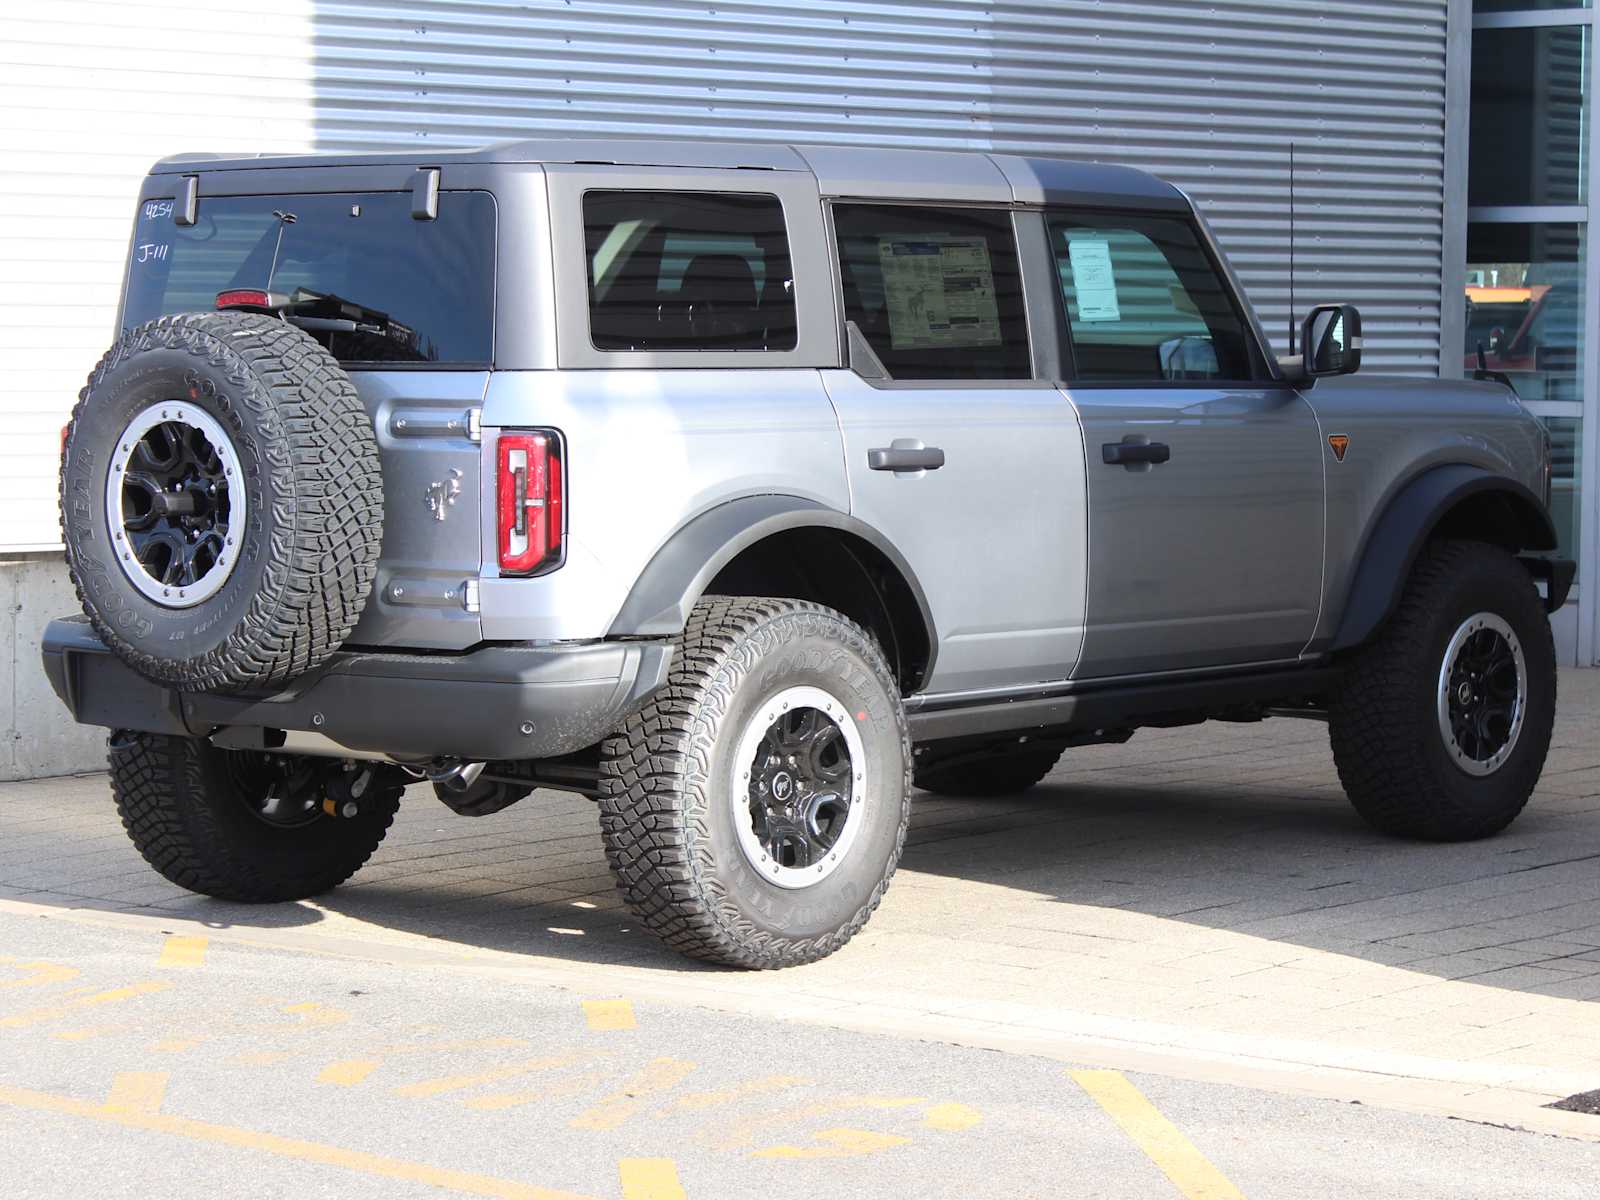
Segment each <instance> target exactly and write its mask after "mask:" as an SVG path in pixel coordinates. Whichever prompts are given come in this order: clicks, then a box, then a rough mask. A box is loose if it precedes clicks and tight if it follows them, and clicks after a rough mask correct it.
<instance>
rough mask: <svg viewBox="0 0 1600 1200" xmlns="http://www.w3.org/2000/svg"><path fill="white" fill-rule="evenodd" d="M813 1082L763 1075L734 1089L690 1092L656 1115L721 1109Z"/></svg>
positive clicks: (794, 1076)
mask: <svg viewBox="0 0 1600 1200" xmlns="http://www.w3.org/2000/svg"><path fill="white" fill-rule="evenodd" d="M811 1082H812V1080H810V1079H806V1078H804V1077H802V1076H799V1075H763V1076H762V1077H761V1078H760V1079H750V1080H746V1081H745V1082H744V1083H736V1084H734V1085H733V1086H732V1087H729V1088H722V1089H720V1090H718V1091H715V1092H690V1093H689V1094H688V1095H685V1096H679V1097H678V1098H677V1099H676V1100H674V1101H673V1102H672V1103H671V1104H668V1105H663V1106H662V1108H661V1110H660V1111H659V1112H658V1113H657V1114H656V1115H657V1116H666V1115H667V1114H668V1113H669V1112H700V1111H703V1110H704V1109H708V1108H719V1107H721V1106H722V1105H724V1104H732V1103H734V1102H735V1101H737V1100H745V1099H748V1098H749V1097H751V1096H765V1095H770V1094H771V1093H773V1092H782V1091H786V1090H787V1089H789V1088H797V1087H805V1086H807V1085H808V1084H810V1083H811Z"/></svg>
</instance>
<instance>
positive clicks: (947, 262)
mask: <svg viewBox="0 0 1600 1200" xmlns="http://www.w3.org/2000/svg"><path fill="white" fill-rule="evenodd" d="M833 222H834V230H835V233H836V235H837V237H838V241H839V276H840V285H841V287H842V289H843V292H844V312H845V319H846V320H848V321H854V322H855V323H856V326H857V328H859V329H860V330H861V333H862V334H863V335H864V336H865V337H866V339H867V342H868V343H869V344H870V345H871V346H872V349H873V352H874V353H875V354H877V356H878V360H879V361H880V362H881V363H882V364H883V366H884V368H885V369H886V370H887V371H888V372H889V374H890V375H891V376H892V377H893V378H895V379H1027V378H1030V377H1031V376H1032V374H1033V364H1032V359H1031V357H1030V355H1029V352H1028V321H1027V316H1026V313H1025V311H1024V308H1023V300H1022V279H1021V276H1020V274H1019V273H1018V269H1017V246H1016V238H1015V235H1014V233H1013V231H1012V227H1011V214H1010V213H1009V212H1004V211H996V210H990V209H962V208H932V207H923V206H920V205H915V206H914V205H902V204H894V205H889V204H884V205H872V204H836V205H834V208H833Z"/></svg>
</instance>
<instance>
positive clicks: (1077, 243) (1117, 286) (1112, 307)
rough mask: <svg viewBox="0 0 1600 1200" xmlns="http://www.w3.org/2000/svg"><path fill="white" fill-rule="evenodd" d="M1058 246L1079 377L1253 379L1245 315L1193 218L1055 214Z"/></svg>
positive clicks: (1052, 233) (1052, 230)
mask: <svg viewBox="0 0 1600 1200" xmlns="http://www.w3.org/2000/svg"><path fill="white" fill-rule="evenodd" d="M1050 243H1051V246H1052V247H1053V248H1054V251H1055V256H1056V269H1057V272H1058V274H1059V276H1060V279H1061V295H1062V299H1063V300H1064V301H1065V303H1066V310H1067V321H1068V323H1069V324H1070V326H1071V329H1072V354H1073V359H1074V362H1075V364H1076V371H1075V378H1077V379H1080V380H1091V381H1093V380H1098V381H1104V382H1116V381H1125V382H1151V381H1157V380H1171V381H1177V380H1207V379H1228V380H1248V379H1251V378H1254V376H1255V374H1256V372H1255V370H1254V367H1253V356H1252V354H1251V352H1250V342H1249V338H1248V337H1247V336H1246V333H1245V324H1244V320H1243V318H1242V317H1241V316H1240V314H1239V311H1238V309H1237V308H1236V307H1235V305H1234V301H1233V295H1232V293H1231V292H1230V291H1229V289H1228V287H1227V285H1226V284H1225V283H1224V282H1223V280H1222V277H1221V275H1219V274H1218V272H1217V269H1216V267H1215V265H1214V264H1213V263H1212V262H1211V259H1210V256H1209V255H1207V254H1206V252H1205V249H1204V248H1203V247H1202V246H1201V244H1200V238H1199V235H1198V234H1197V233H1196V232H1195V230H1194V227H1193V226H1192V225H1190V224H1189V223H1188V222H1187V221H1183V220H1178V219H1176V218H1172V217H1154V216H1152V217H1146V216H1123V217H1117V218H1115V219H1111V218H1107V219H1104V220H1101V219H1099V218H1096V217H1082V218H1079V217H1068V216H1052V217H1050Z"/></svg>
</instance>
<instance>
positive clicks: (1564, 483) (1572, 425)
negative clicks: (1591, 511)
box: [1544, 417, 1583, 558]
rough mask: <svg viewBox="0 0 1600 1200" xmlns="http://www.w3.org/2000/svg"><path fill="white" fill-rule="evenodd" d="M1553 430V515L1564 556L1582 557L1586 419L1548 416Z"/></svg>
mask: <svg viewBox="0 0 1600 1200" xmlns="http://www.w3.org/2000/svg"><path fill="white" fill-rule="evenodd" d="M1544 423H1545V425H1546V427H1547V428H1548V429H1549V430H1550V519H1551V520H1552V521H1554V522H1555V525H1556V533H1557V534H1559V535H1560V537H1561V545H1560V547H1559V548H1558V549H1557V551H1556V553H1557V554H1558V555H1560V556H1561V557H1562V558H1577V557H1578V534H1579V533H1580V531H1581V529H1582V525H1581V521H1582V518H1583V509H1582V504H1581V503H1580V500H1581V497H1582V495H1583V488H1582V486H1581V484H1582V463H1583V439H1582V436H1581V434H1582V432H1583V421H1582V420H1581V419H1580V418H1578V417H1546V418H1545V419H1544Z"/></svg>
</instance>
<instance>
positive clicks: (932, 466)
mask: <svg viewBox="0 0 1600 1200" xmlns="http://www.w3.org/2000/svg"><path fill="white" fill-rule="evenodd" d="M867 466H868V467H869V468H871V469H872V470H874V471H937V470H938V469H939V468H940V467H942V466H944V451H943V450H941V449H939V447H937V446H882V447H879V448H878V449H876V450H868V451H867Z"/></svg>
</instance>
